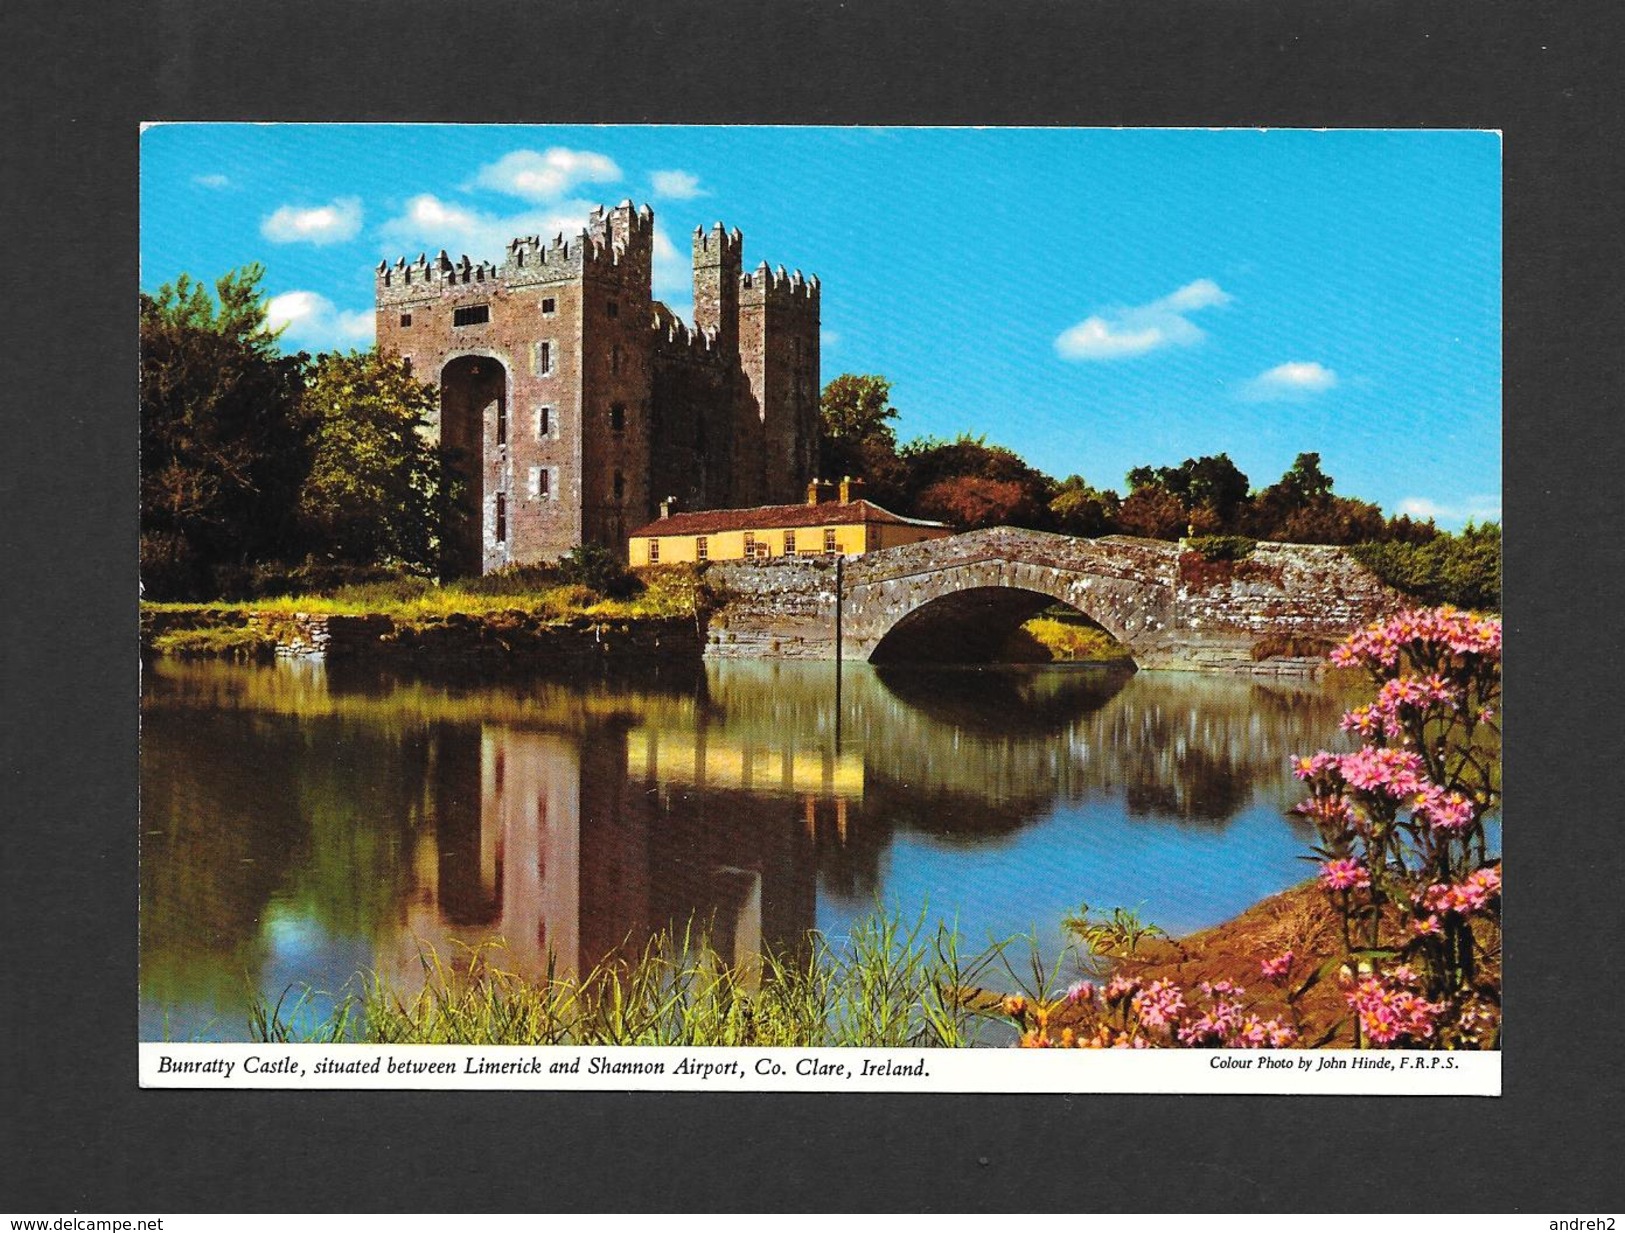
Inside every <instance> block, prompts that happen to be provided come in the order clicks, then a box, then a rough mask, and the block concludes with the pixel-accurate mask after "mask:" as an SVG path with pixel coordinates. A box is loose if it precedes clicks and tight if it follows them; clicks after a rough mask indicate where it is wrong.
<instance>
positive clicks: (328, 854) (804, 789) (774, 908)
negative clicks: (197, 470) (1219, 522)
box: [141, 661, 1343, 1039]
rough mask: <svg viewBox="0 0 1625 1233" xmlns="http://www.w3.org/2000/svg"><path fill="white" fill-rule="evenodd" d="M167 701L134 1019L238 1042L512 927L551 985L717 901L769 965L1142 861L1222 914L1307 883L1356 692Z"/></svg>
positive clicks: (1069, 886) (245, 675) (248, 690)
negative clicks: (859, 934) (908, 915)
mask: <svg viewBox="0 0 1625 1233" xmlns="http://www.w3.org/2000/svg"><path fill="white" fill-rule="evenodd" d="M143 709H144V714H143V737H142V829H143V837H142V886H141V912H142V957H141V963H142V1008H143V1009H142V1015H143V1022H142V1033H143V1036H144V1037H147V1038H151V1037H155V1036H162V1035H180V1036H189V1035H205V1036H209V1035H212V1036H217V1037H223V1038H227V1039H229V1038H233V1037H235V1036H237V1035H239V1034H241V1032H242V1031H243V1025H242V1023H241V1022H240V1020H241V1014H242V1012H241V1003H242V1002H243V1000H244V997H243V994H244V980H245V978H246V979H247V981H249V982H250V983H252V984H254V985H256V986H257V987H258V988H260V989H261V990H262V991H263V992H265V993H266V994H267V995H268V996H269V997H270V998H272V999H273V1000H274V999H275V998H276V997H277V996H279V995H280V994H281V992H282V991H283V989H285V988H290V987H291V988H295V989H302V988H305V987H310V988H314V989H318V990H328V991H334V990H338V989H340V988H342V987H345V986H346V985H347V983H349V982H351V981H352V980H353V977H354V975H355V973H356V972H358V971H362V970H374V969H376V970H379V971H381V972H383V973H384V974H386V975H388V976H389V977H390V978H391V979H393V980H394V981H395V982H397V983H398V984H402V985H405V986H407V987H410V986H411V985H412V984H413V983H414V982H415V981H418V980H421V979H422V975H421V974H422V972H423V971H424V965H423V963H422V962H421V959H422V956H423V955H425V954H427V953H429V952H430V951H431V950H432V952H433V953H434V954H436V955H439V956H440V957H442V958H443V959H449V960H450V961H452V962H454V963H455V962H458V961H459V957H460V956H465V957H466V954H467V949H466V948H467V947H469V946H472V945H478V944H480V943H483V942H489V941H497V940H500V943H501V945H502V946H503V947H504V948H505V954H503V956H502V959H501V963H502V966H504V967H506V968H508V969H510V970H516V971H520V972H524V973H526V974H529V975H533V976H540V975H542V974H543V973H545V972H546V971H548V970H549V968H550V966H551V968H552V969H553V970H555V971H565V972H567V971H581V970H584V969H586V968H590V967H591V966H593V965H594V964H596V963H599V962H601V961H602V960H604V959H605V958H606V957H609V956H614V955H628V954H634V953H636V952H638V951H640V950H641V949H642V948H643V947H644V946H645V945H646V944H647V943H648V941H649V940H650V939H651V938H652V937H653V936H654V935H655V934H657V933H658V932H660V931H662V930H667V929H673V928H676V929H681V928H683V927H685V926H686V925H688V924H690V923H691V922H692V923H694V924H695V925H697V926H699V927H701V928H703V929H705V930H706V931H707V932H708V933H709V935H710V937H711V940H712V942H713V944H714V945H715V946H716V947H717V949H718V951H719V952H720V953H721V954H723V955H725V956H730V957H732V959H733V960H734V961H735V962H736V963H738V964H740V965H741V966H742V967H744V968H745V969H746V970H747V972H748V971H751V970H753V967H754V966H755V965H756V964H757V961H758V959H759V957H760V956H761V955H762V954H763V953H764V952H766V951H767V950H770V949H778V950H780V951H781V952H788V951H792V950H794V949H795V948H797V947H799V946H801V945H803V944H804V943H805V939H806V937H807V934H808V932H809V931H811V930H813V929H815V928H820V927H822V928H825V929H826V930H827V929H829V928H830V927H831V926H832V925H838V924H839V922H841V921H843V920H849V919H851V918H852V917H853V916H855V915H858V914H861V913H862V912H863V911H865V910H867V909H868V908H870V907H872V906H873V905H874V904H875V903H876V901H877V900H879V901H882V902H893V901H897V902H899V903H900V906H901V907H902V908H903V909H904V910H906V911H909V912H914V911H919V910H937V911H941V912H942V913H944V915H945V917H952V918H954V919H957V920H958V922H959V923H960V924H961V925H962V926H964V925H966V924H967V913H968V914H969V917H970V918H971V920H970V923H972V924H975V923H977V922H978V919H979V918H978V915H977V914H978V912H980V911H982V909H980V908H979V907H978V906H977V905H978V904H979V903H981V902H983V901H984V900H986V901H990V900H991V899H992V898H994V897H997V898H998V899H999V901H1000V902H1001V903H1007V902H1016V903H1025V902H1033V903H1037V902H1039V901H1040V900H1042V899H1043V894H1042V893H1040V890H1041V888H1042V890H1043V893H1051V892H1052V891H1053V893H1054V894H1057V895H1060V896H1062V897H1063V898H1065V897H1068V896H1069V897H1070V898H1069V900H1068V901H1069V902H1070V903H1071V904H1072V905H1073V906H1075V905H1076V903H1077V902H1078V901H1079V900H1080V899H1081V898H1084V897H1088V896H1092V895H1095V894H1097V893H1098V889H1099V887H1100V886H1101V885H1102V884H1111V885H1114V886H1120V887H1121V888H1123V889H1124V890H1126V891H1129V892H1133V891H1134V890H1135V888H1136V887H1137V886H1138V885H1139V882H1140V881H1143V882H1144V883H1145V885H1146V886H1147V887H1150V888H1151V889H1152V892H1153V893H1152V896H1151V897H1152V898H1154V899H1155V898H1156V897H1157V895H1159V894H1161V895H1162V897H1163V898H1166V893H1164V892H1160V891H1157V890H1156V888H1157V887H1158V886H1169V887H1179V886H1188V887H1189V891H1188V896H1189V897H1190V898H1192V899H1193V901H1196V902H1199V903H1205V902H1207V901H1205V900H1203V899H1202V896H1203V895H1207V896H1209V898H1210V899H1212V896H1214V895H1216V894H1219V895H1220V897H1219V898H1217V899H1212V903H1213V905H1214V907H1213V909H1212V910H1217V908H1218V907H1220V906H1223V905H1224V904H1226V903H1228V900H1226V899H1224V898H1223V896H1222V894H1220V892H1221V891H1224V893H1230V892H1229V891H1225V890H1224V888H1226V887H1230V886H1231V884H1232V883H1233V884H1234V888H1233V895H1232V896H1231V897H1232V898H1235V897H1243V896H1252V897H1254V898H1256V897H1257V896H1256V893H1255V892H1257V891H1258V888H1259V887H1260V886H1263V887H1265V893H1267V891H1268V889H1278V888H1279V885H1286V884H1287V883H1288V882H1289V881H1291V880H1295V879H1296V877H1297V876H1301V873H1299V870H1300V869H1301V866H1299V865H1296V864H1294V863H1292V861H1293V859H1294V857H1293V854H1294V853H1296V852H1298V851H1302V850H1303V839H1304V837H1303V835H1302V834H1301V832H1297V831H1294V830H1293V828H1292V826H1291V824H1289V823H1288V822H1287V821H1286V820H1285V819H1284V817H1283V816H1282V815H1283V811H1284V809H1285V807H1286V806H1287V805H1288V804H1290V803H1291V801H1292V800H1293V799H1295V790H1294V789H1293V788H1292V786H1291V784H1290V782H1289V779H1288V777H1287V775H1286V764H1287V759H1288V757H1289V756H1290V755H1291V754H1294V753H1299V752H1302V751H1304V750H1305V749H1307V748H1312V747H1314V745H1316V744H1323V743H1325V741H1326V740H1327V739H1329V738H1330V737H1331V736H1332V735H1333V734H1335V729H1336V719H1337V716H1338V714H1339V713H1340V712H1341V710H1342V709H1343V700H1341V699H1339V698H1338V697H1337V696H1336V695H1335V693H1334V692H1332V691H1328V690H1327V689H1325V688H1323V687H1321V686H1318V685H1308V684H1306V685H1303V686H1300V687H1291V686H1282V685H1278V684H1270V685H1264V684H1258V683H1252V682H1246V681H1229V680H1212V679H1198V678H1190V677H1179V676H1169V675H1163V676H1156V675H1153V674H1140V675H1137V676H1130V675H1126V674H1120V673H1107V672H1102V671H1078V670H1071V671H1067V670H1037V671H1034V670H1027V671H993V672H985V671H984V672H948V671H937V672H918V671H915V672H904V671H901V670H899V671H898V672H895V673H889V674H886V675H882V674H881V673H878V672H876V671H875V670H872V669H869V668H868V667H867V666H851V665H848V666H847V668H846V669H845V670H844V671H843V673H842V675H841V679H840V697H839V703H838V704H837V697H836V681H835V676H834V673H833V669H832V668H831V666H829V665H823V664H807V665H793V664H784V665H764V664H748V663H737V664H717V665H708V666H707V667H706V668H705V669H704V670H703V671H701V672H699V673H698V674H697V675H683V674H679V675H678V677H677V678H676V679H670V680H658V681H653V682H647V681H644V682H639V683H637V684H630V683H616V682H612V681H596V682H593V683H590V684H568V683H559V682H556V681H555V682H549V681H542V680H531V681H524V682H505V683H479V682H471V681H467V680H454V681H441V682H432V681H425V680H420V679H406V678H397V677H391V676H385V675H380V674H376V673H367V672H357V671H353V670H352V671H349V672H340V671H338V670H336V669H333V670H323V669H320V668H311V667H308V666H307V667H290V666H287V665H279V666H275V667H253V668H250V667H240V666H226V665H218V664H197V665H181V664H175V663H171V662H167V661H165V662H159V663H157V664H154V665H152V666H151V667H150V668H149V670H148V672H147V674H146V687H145V695H144V703H143ZM1226 866H1234V868H1233V869H1228V870H1227V871H1225V872H1220V870H1221V867H1226ZM1198 871H1206V872H1201V873H1200V875H1199V876H1200V877H1201V878H1202V880H1203V881H1205V882H1210V883H1211V885H1205V886H1198V885H1191V884H1192V883H1193V882H1194V881H1195V880H1196V878H1197V876H1198ZM1283 879H1285V880H1283ZM1058 881H1059V883H1060V885H1059V886H1055V885H1054V884H1055V883H1057V882H1058ZM1276 883H1278V884H1279V885H1275V884H1276ZM919 888H924V889H919ZM961 889H962V890H963V893H962V894H961V893H960V890H961ZM915 890H918V891H919V895H920V898H921V899H922V900H926V899H928V900H930V903H929V904H928V905H926V904H916V903H908V902H901V901H902V900H903V899H905V898H906V897H907V896H908V895H909V894H910V893H911V892H913V891H915ZM1181 893H1183V892H1181ZM947 899H953V900H955V902H945V900H947ZM1091 901H1092V902H1096V903H1100V902H1101V900H1100V899H1098V898H1094V899H1092V900H1091ZM1125 901H1126V902H1131V903H1132V902H1135V901H1136V900H1135V899H1134V898H1132V897H1130V898H1128V899H1127V900H1125ZM1245 901H1246V902H1250V901H1251V900H1250V899H1247V900H1245ZM1056 902H1057V903H1059V902H1061V900H1059V899H1058V900H1057V901H1056ZM1045 910H1046V911H1047V912H1048V913H1049V915H1051V916H1057V914H1058V911H1059V909H1057V908H1046V909H1045ZM1196 910H1197V912H1198V916H1199V915H1200V912H1201V911H1208V910H1210V909H1208V908H1206V907H1202V908H1198V909H1196ZM982 914H983V915H987V916H988V917H989V921H988V924H989V928H990V929H991V928H992V926H993V925H994V924H996V923H997V921H996V920H995V919H994V918H995V917H997V916H998V913H997V911H988V912H983V913H982ZM1048 924H1049V925H1050V926H1051V927H1054V926H1055V924H1056V922H1055V921H1049V922H1048ZM349 987H352V988H353V987H354V986H353V984H351V985H350V986H349Z"/></svg>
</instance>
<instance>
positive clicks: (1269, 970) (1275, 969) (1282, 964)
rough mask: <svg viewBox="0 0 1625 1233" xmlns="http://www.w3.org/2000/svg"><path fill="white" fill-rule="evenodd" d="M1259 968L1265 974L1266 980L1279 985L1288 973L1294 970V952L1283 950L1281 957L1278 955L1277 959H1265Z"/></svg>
mask: <svg viewBox="0 0 1625 1233" xmlns="http://www.w3.org/2000/svg"><path fill="white" fill-rule="evenodd" d="M1258 967H1259V970H1260V971H1261V972H1263V973H1264V979H1265V980H1270V981H1274V982H1275V983H1276V984H1279V983H1280V982H1281V981H1283V980H1285V979H1286V975H1287V973H1288V972H1290V971H1291V970H1292V952H1291V951H1289V950H1283V951H1282V952H1281V953H1280V954H1279V955H1276V956H1275V958H1273V959H1265V960H1263V961H1262V962H1260V963H1259V965H1258Z"/></svg>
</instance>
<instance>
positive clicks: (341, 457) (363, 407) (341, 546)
mask: <svg viewBox="0 0 1625 1233" xmlns="http://www.w3.org/2000/svg"><path fill="white" fill-rule="evenodd" d="M436 401H437V396H436V393H435V389H434V387H433V386H431V385H425V384H423V383H422V382H421V381H417V380H415V379H414V378H413V377H412V375H411V373H410V372H409V371H408V370H407V368H406V366H405V365H404V364H403V363H402V362H401V361H400V360H398V359H396V358H394V357H393V356H387V357H386V356H381V355H379V353H378V352H377V351H368V352H365V353H359V352H351V353H350V354H348V355H340V354H332V355H323V356H320V357H319V358H318V359H317V360H316V363H315V366H314V368H313V369H312V370H311V372H310V373H309V375H308V377H307V379H306V382H305V388H304V393H303V397H302V403H303V414H304V417H305V419H306V420H307V421H308V422H309V423H310V424H311V425H312V428H313V432H314V450H313V455H312V458H311V464H310V471H309V473H308V475H307V476H306V477H305V483H304V485H303V487H302V489H301V491H300V494H299V526H300V533H301V535H302V537H303V539H304V545H305V548H306V550H307V551H309V552H311V553H313V554H316V555H319V556H321V557H324V558H326V559H328V560H332V561H346V562H355V563H360V562H399V563H401V564H403V565H407V566H410V567H413V568H416V569H418V570H420V571H425V572H427V571H428V570H430V569H431V568H432V567H433V565H434V563H435V561H436V559H437V557H438V537H437V534H436V531H437V528H436V526H435V517H434V512H435V509H436V507H437V503H438V492H439V487H440V458H439V454H438V451H437V450H436V449H435V448H434V446H433V445H432V444H431V443H430V442H429V441H428V440H426V439H425V437H424V436H423V434H422V432H421V430H422V429H423V428H424V427H425V426H426V425H427V424H428V422H429V419H430V416H431V415H432V414H433V412H434V410H435V405H436Z"/></svg>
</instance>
